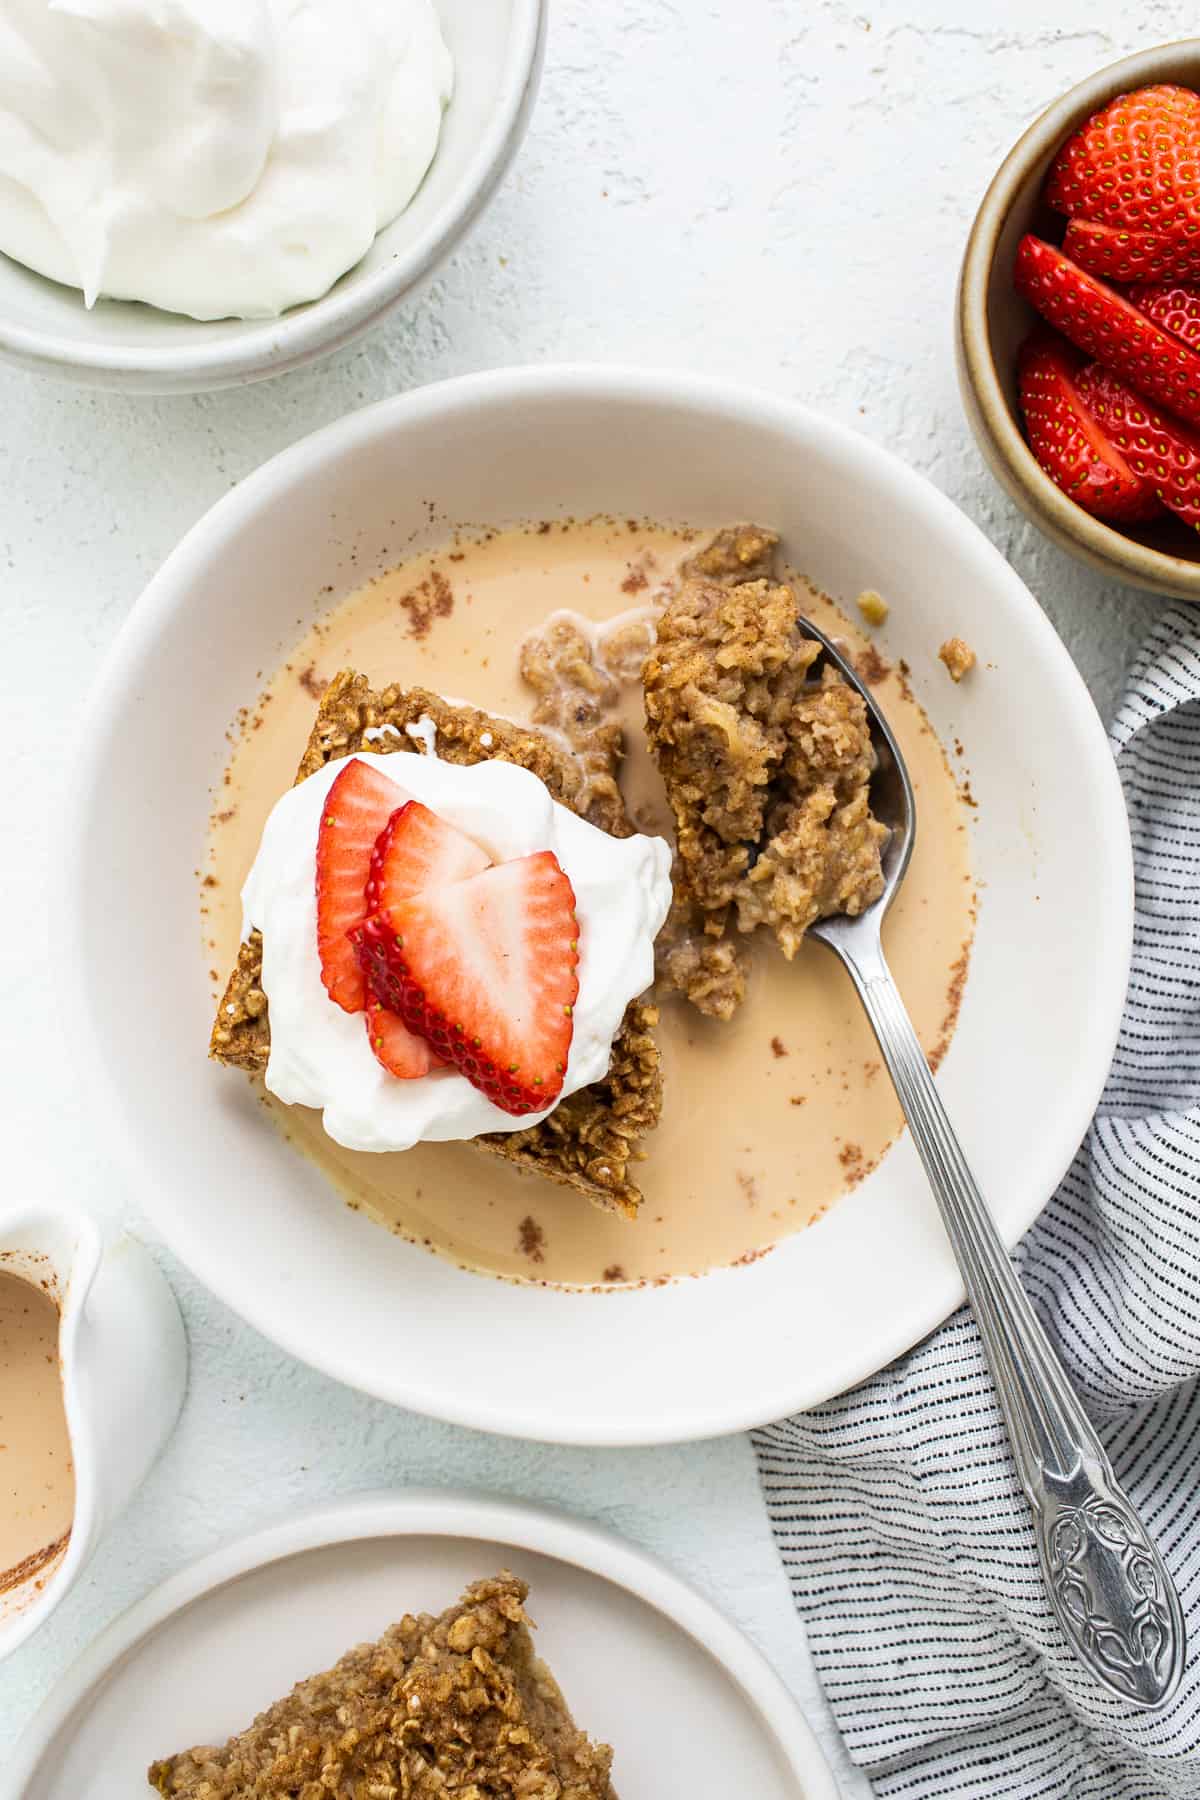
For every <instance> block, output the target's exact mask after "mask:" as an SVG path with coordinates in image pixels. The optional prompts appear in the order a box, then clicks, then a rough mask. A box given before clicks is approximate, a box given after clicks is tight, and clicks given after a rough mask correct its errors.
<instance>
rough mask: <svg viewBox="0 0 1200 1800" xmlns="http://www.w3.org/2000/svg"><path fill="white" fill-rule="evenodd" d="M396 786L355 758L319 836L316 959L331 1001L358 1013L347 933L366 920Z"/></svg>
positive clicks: (337, 785)
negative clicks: (374, 870) (377, 847)
mask: <svg viewBox="0 0 1200 1800" xmlns="http://www.w3.org/2000/svg"><path fill="white" fill-rule="evenodd" d="M403 800H404V795H403V794H402V793H401V791H400V789H399V788H398V787H397V786H396V784H395V782H394V781H389V780H388V778H387V776H386V775H381V774H380V773H379V771H378V769H373V768H372V767H371V766H370V764H369V763H365V762H360V761H359V760H358V758H357V757H356V756H352V757H350V758H349V760H348V761H347V762H345V763H343V764H342V767H341V769H340V770H339V771H338V773H337V775H336V777H335V778H334V780H333V782H332V784H331V786H330V789H329V792H328V794H326V796H325V805H324V807H323V808H322V811H321V824H320V827H319V829H318V832H317V954H318V956H319V957H320V959H321V980H322V981H323V982H324V984H325V991H326V993H327V994H328V995H329V998H330V999H331V1000H333V1001H335V1002H336V1003H337V1005H338V1006H340V1007H343V1008H344V1009H345V1011H346V1012H350V1013H354V1012H361V1011H362V1010H363V1007H364V1006H365V1005H366V998H367V990H366V987H365V984H364V982H363V977H362V970H361V969H360V968H359V966H358V960H357V958H356V957H355V954H354V947H353V945H352V944H351V943H350V941H349V939H348V937H347V935H346V934H347V932H350V931H353V930H354V928H355V926H356V925H361V924H362V922H363V920H364V919H365V918H366V916H367V903H366V899H365V893H366V885H367V877H368V875H369V874H370V871H371V858H372V856H373V855H374V852H375V843H376V840H377V839H378V837H379V834H380V832H381V831H382V830H383V828H384V826H385V825H386V824H387V822H388V820H389V819H390V818H391V816H392V814H393V813H394V812H395V810H396V808H397V807H398V806H400V805H401V804H402V803H403Z"/></svg>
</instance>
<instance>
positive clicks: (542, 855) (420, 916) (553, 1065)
mask: <svg viewBox="0 0 1200 1800" xmlns="http://www.w3.org/2000/svg"><path fill="white" fill-rule="evenodd" d="M354 943H355V947H356V950H357V953H358V956H359V959H360V961H361V964H362V968H363V970H364V972H365V973H366V975H367V977H368V979H369V980H370V983H371V987H372V989H373V990H374V992H375V993H377V994H378V995H379V997H380V998H381V999H382V1000H383V1001H384V1002H385V1003H386V1005H388V1006H389V1007H390V1008H391V1010H392V1011H393V1012H395V1013H398V1014H399V1016H400V1018H401V1019H402V1020H403V1021H404V1023H405V1024H406V1025H407V1026H408V1028H409V1029H410V1030H411V1031H415V1032H418V1033H419V1034H420V1036H422V1037H423V1038H426V1039H427V1040H428V1041H429V1043H430V1044H431V1045H432V1046H433V1049H434V1050H435V1051H436V1052H437V1054H438V1055H439V1056H441V1057H442V1058H443V1059H444V1060H445V1061H446V1062H449V1063H452V1064H453V1065H454V1067H455V1068H456V1069H458V1070H459V1072H460V1073H461V1074H463V1075H465V1076H466V1078H467V1080H468V1081H470V1082H472V1083H473V1084H474V1086H475V1087H477V1088H479V1090H480V1091H481V1092H482V1093H484V1094H486V1095H487V1097H488V1099H489V1100H492V1101H494V1102H495V1104H496V1105H497V1106H499V1107H501V1108H502V1109H503V1110H504V1111H505V1112H508V1113H513V1114H516V1115H520V1114H523V1113H531V1112H541V1111H543V1110H544V1109H545V1108H547V1107H549V1106H551V1105H552V1104H553V1103H554V1101H555V1100H557V1098H558V1096H559V1094H560V1093H561V1091H562V1084H563V1077H564V1075H565V1073H566V1067H567V1056H568V1054H569V1051H570V1048H571V1038H572V1035H573V1032H574V1007H575V1001H576V999H577V998H578V994H579V976H578V972H577V970H578V962H579V927H578V924H577V922H576V918H575V895H574V893H573V891H572V888H571V884H570V882H569V881H568V880H567V877H566V876H565V875H564V873H563V871H562V869H561V867H560V866H559V862H558V859H557V857H556V856H554V855H553V853H552V852H551V851H549V850H542V851H538V852H537V853H536V854H534V855H532V856H522V857H519V858H517V859H516V860H515V861H513V862H507V863H499V864H497V865H496V866H495V867H494V868H490V869H485V870H484V871H483V872H482V873H481V874H479V875H472V876H470V877H469V878H468V879H467V880H465V881H458V882H454V883H452V884H450V885H449V886H446V887H439V888H426V889H424V890H423V891H422V892H421V893H419V894H412V895H410V896H409V897H408V898H407V899H401V900H397V901H395V902H394V903H393V904H391V905H389V906H387V907H386V908H384V909H382V910H381V911H379V912H377V913H375V914H373V915H372V917H371V918H369V919H368V920H367V921H366V922H365V924H363V925H362V926H361V927H360V928H359V929H358V930H357V931H356V932H355V933H354Z"/></svg>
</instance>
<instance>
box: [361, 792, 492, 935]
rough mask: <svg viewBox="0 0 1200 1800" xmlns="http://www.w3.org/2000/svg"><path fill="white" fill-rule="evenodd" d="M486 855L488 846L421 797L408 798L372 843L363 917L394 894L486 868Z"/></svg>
mask: <svg viewBox="0 0 1200 1800" xmlns="http://www.w3.org/2000/svg"><path fill="white" fill-rule="evenodd" d="M490 861H491V858H490V857H489V855H488V854H487V851H486V850H481V849H480V847H479V845H478V844H477V843H476V842H475V841H474V839H473V838H469V837H468V836H467V835H466V833H465V832H464V831H459V830H458V829H457V828H456V827H455V826H453V825H450V824H448V823H447V822H446V820H445V819H443V818H440V817H439V815H438V814H437V813H435V812H430V810H429V808H428V807H427V806H422V804H421V802H420V801H419V800H408V801H406V802H405V804H404V805H403V806H401V807H398V808H397V809H396V811H395V812H394V813H393V814H392V816H391V818H390V819H389V820H388V822H387V824H386V825H385V826H384V828H383V830H382V831H381V832H380V834H379V838H378V840H377V842H376V844H375V849H374V852H373V854H372V856H371V868H370V873H369V874H368V876H367V884H366V906H365V907H364V909H363V917H366V915H367V914H368V913H373V912H378V911H379V909H380V907H381V906H390V905H391V904H392V902H393V901H394V900H403V899H405V898H406V897H407V896H408V895H409V894H419V893H420V892H421V890H422V889H423V888H427V887H446V886H448V885H449V884H450V883H451V882H452V881H465V880H466V878H467V876H468V875H478V874H479V873H480V872H481V870H483V869H486V868H487V866H488V864H489V862H490ZM360 923H361V920H358V919H356V920H355V924H360Z"/></svg>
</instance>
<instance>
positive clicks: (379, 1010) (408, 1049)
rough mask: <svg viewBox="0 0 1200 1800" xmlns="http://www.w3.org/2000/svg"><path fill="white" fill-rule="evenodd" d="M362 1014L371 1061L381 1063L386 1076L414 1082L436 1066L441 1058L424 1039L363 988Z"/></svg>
mask: <svg viewBox="0 0 1200 1800" xmlns="http://www.w3.org/2000/svg"><path fill="white" fill-rule="evenodd" d="M364 1017H365V1018H366V1021H367V1039H368V1042H369V1043H370V1046H371V1049H372V1050H373V1051H374V1053H375V1060H376V1062H378V1063H381V1064H382V1065H383V1067H384V1068H385V1069H386V1070H387V1072H388V1074H389V1075H396V1076H398V1077H399V1078H400V1080H401V1081H415V1080H416V1078H417V1076H418V1075H428V1073H429V1071H430V1070H431V1069H440V1068H441V1067H442V1066H443V1065H442V1059H441V1057H440V1056H438V1055H436V1054H435V1052H434V1048H433V1045H432V1044H431V1043H429V1041H428V1039H426V1038H423V1037H418V1036H417V1034H416V1032H415V1031H410V1030H409V1029H408V1026H407V1025H406V1024H405V1023H404V1020H403V1019H401V1018H399V1017H398V1016H397V1015H396V1014H395V1013H394V1012H392V1011H391V1009H390V1008H389V1007H386V1006H385V1005H384V1004H383V1001H382V1000H377V999H376V997H375V995H374V994H373V993H372V992H371V989H370V986H369V985H368V987H367V1007H366V1012H365V1014H364Z"/></svg>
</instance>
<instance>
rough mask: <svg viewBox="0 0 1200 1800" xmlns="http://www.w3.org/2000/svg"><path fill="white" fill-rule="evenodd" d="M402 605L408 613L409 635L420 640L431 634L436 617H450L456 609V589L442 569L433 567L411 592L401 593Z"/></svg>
mask: <svg viewBox="0 0 1200 1800" xmlns="http://www.w3.org/2000/svg"><path fill="white" fill-rule="evenodd" d="M400 605H401V607H402V609H403V610H404V611H405V612H406V613H407V614H408V635H409V637H414V638H416V639H417V640H418V642H419V641H420V640H421V639H422V638H426V637H428V636H429V633H430V630H431V628H432V626H433V623H434V620H435V619H448V618H449V617H450V614H451V613H452V612H453V611H454V589H453V588H452V587H451V586H450V583H449V582H448V581H447V579H446V577H445V576H444V575H443V574H442V571H441V570H440V569H431V570H430V572H429V574H428V575H427V576H426V577H425V579H424V581H419V582H418V583H417V585H416V587H415V588H413V590H412V592H411V593H408V594H401V596H400Z"/></svg>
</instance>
